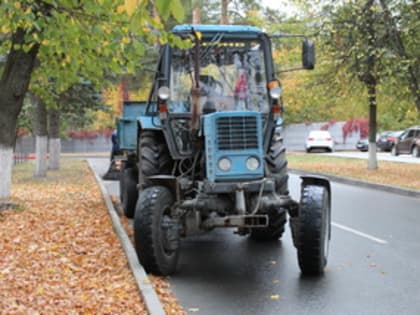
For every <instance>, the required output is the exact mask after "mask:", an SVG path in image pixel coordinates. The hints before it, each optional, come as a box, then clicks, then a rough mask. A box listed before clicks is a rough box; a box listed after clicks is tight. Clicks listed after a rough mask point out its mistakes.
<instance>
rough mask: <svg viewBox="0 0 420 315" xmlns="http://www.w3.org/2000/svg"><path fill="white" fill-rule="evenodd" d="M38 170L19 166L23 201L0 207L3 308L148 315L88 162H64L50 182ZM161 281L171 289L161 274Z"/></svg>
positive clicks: (18, 191)
mask: <svg viewBox="0 0 420 315" xmlns="http://www.w3.org/2000/svg"><path fill="white" fill-rule="evenodd" d="M32 172H33V164H31V163H25V164H21V165H18V166H15V168H14V174H13V185H12V201H13V202H14V203H15V204H17V207H16V208H15V209H14V210H7V211H1V212H0V313H1V314H146V311H145V308H144V305H143V302H142V300H141V297H140V294H139V291H138V288H137V286H136V283H135V281H134V278H133V276H132V274H131V271H130V269H129V267H128V264H127V260H126V257H125V255H124V252H123V250H122V247H121V245H120V242H119V240H118V237H117V236H116V234H115V232H114V230H113V229H112V225H111V220H110V217H109V215H108V213H107V209H106V206H105V203H104V202H103V199H102V196H101V193H100V191H99V188H98V187H97V184H96V182H95V179H94V177H93V174H92V173H91V171H90V169H89V168H88V166H87V163H86V162H82V161H77V160H66V161H65V162H64V163H63V164H62V170H60V171H58V172H49V173H48V178H47V179H44V180H34V179H33V178H32ZM156 287H157V290H158V291H161V292H162V293H163V295H164V296H165V295H168V294H169V293H168V292H167V290H166V289H167V287H168V285H167V284H166V283H165V281H164V280H163V279H156ZM168 303H169V304H170V303H174V304H175V303H176V301H175V300H174V299H173V300H170V301H169V302H168ZM168 308H170V306H168ZM168 313H169V312H168ZM170 314H178V313H170ZM181 314H182V313H181Z"/></svg>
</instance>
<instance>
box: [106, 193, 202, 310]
mask: <svg viewBox="0 0 420 315" xmlns="http://www.w3.org/2000/svg"><path fill="white" fill-rule="evenodd" d="M111 199H112V202H113V204H114V207H115V208H116V210H117V212H118V214H119V218H120V220H121V223H122V225H123V227H124V230H125V232H126V233H127V235H128V237H129V238H130V240H131V242H132V243H133V244H134V231H133V225H132V223H131V222H130V220H128V219H127V217H125V216H124V215H123V210H122V208H121V205H120V202H119V200H117V198H116V197H115V196H111ZM148 276H149V280H144V281H143V282H144V283H151V284H152V285H153V287H154V289H155V291H156V293H157V295H158V297H159V300H160V302H161V303H162V306H163V309H164V310H165V313H166V314H168V315H186V314H187V312H186V311H185V310H184V309H183V308H182V306H181V305H180V304H179V302H178V300H177V298H176V297H175V295H174V294H173V293H172V291H171V290H170V284H169V282H168V281H166V279H165V277H158V276H154V275H151V274H149V275H148ZM192 309H193V310H191V309H188V311H189V312H197V311H198V310H199V309H198V308H192Z"/></svg>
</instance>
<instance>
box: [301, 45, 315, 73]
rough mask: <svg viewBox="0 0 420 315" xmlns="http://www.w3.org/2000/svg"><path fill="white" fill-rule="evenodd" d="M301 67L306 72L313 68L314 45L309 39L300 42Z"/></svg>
mask: <svg viewBox="0 0 420 315" xmlns="http://www.w3.org/2000/svg"><path fill="white" fill-rule="evenodd" d="M302 66H303V68H304V69H306V70H312V69H314V68H315V45H314V42H313V41H311V40H309V39H304V40H303V41H302Z"/></svg>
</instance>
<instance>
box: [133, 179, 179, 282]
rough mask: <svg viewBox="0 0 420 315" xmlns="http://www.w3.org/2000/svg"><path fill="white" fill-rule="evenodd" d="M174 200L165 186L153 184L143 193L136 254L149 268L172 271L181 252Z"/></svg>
mask: <svg viewBox="0 0 420 315" xmlns="http://www.w3.org/2000/svg"><path fill="white" fill-rule="evenodd" d="M173 202H174V198H173V196H172V193H171V191H170V190H169V189H168V188H166V187H164V186H151V187H148V188H146V189H145V190H143V191H142V192H141V193H140V197H139V200H138V202H137V206H136V213H135V216H134V239H135V247H136V252H137V256H138V257H139V260H140V263H141V264H142V265H143V267H144V268H145V270H146V271H147V272H151V273H154V274H157V275H164V276H165V275H169V274H171V273H173V272H174V271H175V269H176V266H177V262H178V256H179V243H180V241H179V239H180V235H179V227H178V224H177V221H176V220H174V219H173V218H172V217H171V214H170V212H171V206H172V204H173Z"/></svg>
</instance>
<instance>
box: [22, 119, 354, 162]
mask: <svg viewBox="0 0 420 315" xmlns="http://www.w3.org/2000/svg"><path fill="white" fill-rule="evenodd" d="M344 123H345V122H336V123H333V124H329V125H328V131H329V132H330V133H331V135H332V137H333V139H334V142H335V149H336V150H355V147H356V142H357V141H358V140H359V138H360V135H359V133H353V134H351V135H349V136H348V137H347V138H346V139H344V138H343V131H342V128H343V125H344ZM325 125H326V123H311V124H292V125H288V126H285V127H284V128H283V130H282V135H283V138H284V143H285V145H286V148H287V150H289V151H292V150H293V151H302V150H304V148H305V140H306V137H307V136H308V134H309V131H311V130H320V129H321V127H323V126H325ZM111 148H112V143H111V139H110V138H109V137H105V136H102V135H99V136H98V137H96V138H94V139H63V140H62V141H61V152H62V153H91V152H111ZM16 152H22V154H24V155H29V154H30V153H33V152H35V140H34V138H33V137H23V138H19V139H18V140H17V143H16Z"/></svg>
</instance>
